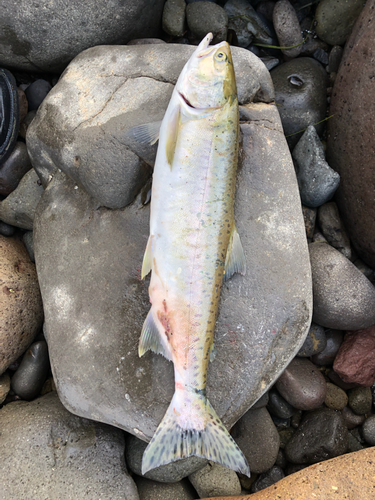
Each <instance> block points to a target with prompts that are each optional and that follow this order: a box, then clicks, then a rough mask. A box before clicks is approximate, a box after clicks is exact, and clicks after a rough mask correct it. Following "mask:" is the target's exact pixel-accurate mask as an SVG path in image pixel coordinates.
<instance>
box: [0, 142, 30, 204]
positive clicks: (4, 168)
mask: <svg viewBox="0 0 375 500" xmlns="http://www.w3.org/2000/svg"><path fill="white" fill-rule="evenodd" d="M31 167H32V165H31V162H30V158H29V155H28V153H27V148H26V144H25V143H24V142H20V141H18V142H16V144H15V146H14V148H13V151H12V152H11V153H10V155H9V156H8V158H7V159H6V160H5V162H4V163H3V164H2V165H1V169H0V195H1V196H8V194H10V193H11V192H12V191H14V190H15V189H16V187H17V186H18V184H19V182H20V180H21V179H22V177H23V176H24V175H25V174H26V172H28V171H29V170H30V169H31Z"/></svg>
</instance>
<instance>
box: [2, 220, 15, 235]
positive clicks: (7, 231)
mask: <svg viewBox="0 0 375 500" xmlns="http://www.w3.org/2000/svg"><path fill="white" fill-rule="evenodd" d="M15 230H16V228H15V227H14V226H11V225H10V224H6V223H5V222H3V221H1V220H0V234H2V235H3V236H13V234H14V232H15Z"/></svg>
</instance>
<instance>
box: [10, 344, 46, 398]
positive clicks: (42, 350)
mask: <svg viewBox="0 0 375 500" xmlns="http://www.w3.org/2000/svg"><path fill="white" fill-rule="evenodd" d="M49 367H50V365H49V358H48V348H47V343H46V342H44V341H40V342H34V344H32V345H31V346H30V347H29V349H28V350H27V351H26V353H25V355H24V357H23V359H22V361H21V364H20V366H19V368H18V370H17V371H16V373H15V374H14V375H13V377H12V381H11V387H12V390H13V391H14V392H15V393H16V394H17V395H18V396H20V397H21V398H22V399H26V400H31V399H34V398H35V397H36V396H38V394H39V393H40V391H41V390H42V387H43V384H44V382H45V380H46V378H47V374H48V371H49Z"/></svg>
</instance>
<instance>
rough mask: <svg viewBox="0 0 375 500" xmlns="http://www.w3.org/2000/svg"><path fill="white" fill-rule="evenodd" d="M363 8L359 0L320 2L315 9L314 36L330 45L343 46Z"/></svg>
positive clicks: (327, 0) (328, 0) (326, 0)
mask: <svg viewBox="0 0 375 500" xmlns="http://www.w3.org/2000/svg"><path fill="white" fill-rule="evenodd" d="M362 8H363V1H361V0H321V1H320V2H319V4H318V6H317V8H316V12H315V19H316V27H315V30H316V34H317V35H318V37H319V38H320V39H321V40H323V41H324V42H326V43H329V44H330V45H344V43H345V42H346V39H347V38H348V36H349V35H350V33H351V31H352V29H353V26H354V24H355V22H356V20H357V18H358V16H359V14H360V12H361V10H362Z"/></svg>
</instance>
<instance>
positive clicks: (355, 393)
mask: <svg viewBox="0 0 375 500" xmlns="http://www.w3.org/2000/svg"><path fill="white" fill-rule="evenodd" d="M348 396H349V408H350V409H351V410H353V411H354V413H356V414H357V415H367V414H369V413H371V407H372V394H371V389H370V387H355V388H354V389H350V390H349V392H348Z"/></svg>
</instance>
